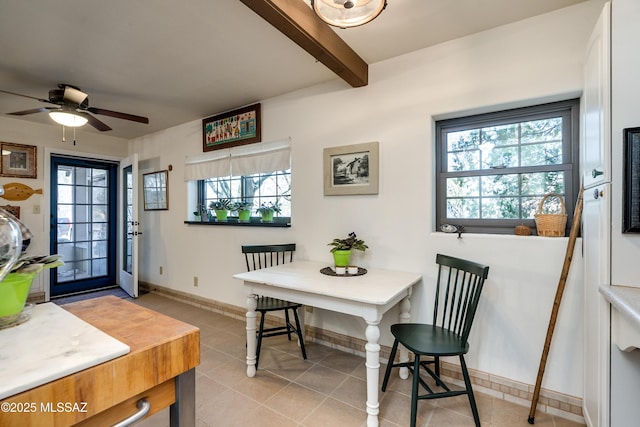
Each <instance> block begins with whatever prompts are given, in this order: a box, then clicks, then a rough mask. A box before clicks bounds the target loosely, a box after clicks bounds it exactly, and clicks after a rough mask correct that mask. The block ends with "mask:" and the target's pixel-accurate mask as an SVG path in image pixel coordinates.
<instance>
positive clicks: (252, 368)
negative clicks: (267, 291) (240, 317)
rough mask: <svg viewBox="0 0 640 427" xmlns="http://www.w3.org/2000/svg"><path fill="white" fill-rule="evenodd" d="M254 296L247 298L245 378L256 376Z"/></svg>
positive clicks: (255, 314) (255, 302) (255, 304)
mask: <svg viewBox="0 0 640 427" xmlns="http://www.w3.org/2000/svg"><path fill="white" fill-rule="evenodd" d="M257 306H258V302H257V301H256V296H255V295H253V294H251V295H249V296H248V297H247V376H248V377H255V376H256V316H257V313H256V307H257Z"/></svg>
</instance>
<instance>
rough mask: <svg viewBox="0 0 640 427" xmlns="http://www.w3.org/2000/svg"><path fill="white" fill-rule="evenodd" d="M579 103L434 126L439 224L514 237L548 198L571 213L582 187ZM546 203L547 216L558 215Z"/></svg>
mask: <svg viewBox="0 0 640 427" xmlns="http://www.w3.org/2000/svg"><path fill="white" fill-rule="evenodd" d="M578 117H579V101H578V100H577V99H575V100H570V101H563V102H555V103H550V104H544V105H538V106H533V107H526V108H519V109H513V110H506V111H500V112H495V113H489V114H481V115H475V116H468V117H461V118H456V119H449V120H442V121H438V122H436V170H437V177H436V181H437V188H436V210H437V220H436V226H437V229H438V230H440V228H441V226H442V225H443V224H452V225H457V226H463V227H464V229H465V231H467V232H476V233H496V234H507V233H508V234H513V230H514V227H515V226H517V225H520V224H524V225H528V226H531V227H534V226H535V224H534V214H535V213H536V212H537V210H538V208H539V204H540V202H541V200H542V198H543V197H544V196H545V195H546V194H548V193H557V194H559V195H560V196H561V197H563V199H564V202H565V205H566V211H567V213H568V214H569V218H568V221H567V224H571V216H572V213H573V206H574V204H575V198H576V196H577V194H578V190H579V188H578V187H579V175H578V144H579V142H578V138H579V132H578ZM561 209H562V203H561V201H560V200H559V199H558V198H555V197H554V198H551V197H550V198H547V200H546V201H545V203H544V211H545V212H546V213H559V211H560V210H561Z"/></svg>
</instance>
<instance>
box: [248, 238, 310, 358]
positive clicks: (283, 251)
mask: <svg viewBox="0 0 640 427" xmlns="http://www.w3.org/2000/svg"><path fill="white" fill-rule="evenodd" d="M295 250H296V244H295V243H286V244H277V245H242V253H243V254H244V257H245V261H246V263H247V271H252V270H258V269H261V268H267V267H273V266H276V265H280V264H284V263H287V262H291V261H293V253H294V252H295ZM300 307H302V304H297V303H292V302H289V301H284V300H281V299H278V298H271V297H266V296H258V297H257V307H256V311H257V312H259V313H260V327H259V328H258V331H257V332H256V338H257V340H258V344H257V346H256V369H258V361H259V360H260V348H261V347H262V339H263V338H268V337H274V336H278V335H287V337H288V338H289V341H291V334H295V335H296V336H297V337H298V342H299V343H300V350H301V351H302V357H303V358H304V359H305V360H306V359H307V351H306V349H305V347H304V335H303V333H302V328H301V327H300V318H299V317H298V308H300ZM274 311H283V312H284V319H285V322H284V326H274V327H271V328H265V327H264V320H265V317H266V314H267V313H269V312H274ZM290 311H291V312H292V314H293V318H294V321H295V325H293V324H292V323H291V320H290V317H289V312H290Z"/></svg>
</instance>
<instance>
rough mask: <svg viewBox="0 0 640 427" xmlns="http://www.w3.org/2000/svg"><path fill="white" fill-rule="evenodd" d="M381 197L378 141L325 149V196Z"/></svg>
mask: <svg viewBox="0 0 640 427" xmlns="http://www.w3.org/2000/svg"><path fill="white" fill-rule="evenodd" d="M354 194H378V142H367V143H364V144H354V145H344V146H342V147H331V148H325V149H324V195H325V196H345V195H354Z"/></svg>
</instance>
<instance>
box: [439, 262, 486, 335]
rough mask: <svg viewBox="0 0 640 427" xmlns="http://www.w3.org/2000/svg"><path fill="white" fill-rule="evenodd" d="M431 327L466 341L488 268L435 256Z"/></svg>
mask: <svg viewBox="0 0 640 427" xmlns="http://www.w3.org/2000/svg"><path fill="white" fill-rule="evenodd" d="M436 264H438V278H437V283H436V296H435V306H434V309H433V324H434V325H436V326H440V327H442V328H445V329H448V330H450V331H452V332H454V333H456V334H458V335H460V336H461V337H462V339H463V341H464V342H466V341H467V339H468V338H469V333H470V332H471V325H472V323H473V318H474V316H475V314H476V309H477V308H478V302H479V300H480V293H481V292H482V288H483V285H484V282H485V280H486V279H487V276H488V275H489V267H488V266H485V265H481V264H477V263H475V262H471V261H467V260H463V259H459V258H454V257H451V256H448V255H442V254H438V255H437V256H436Z"/></svg>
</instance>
